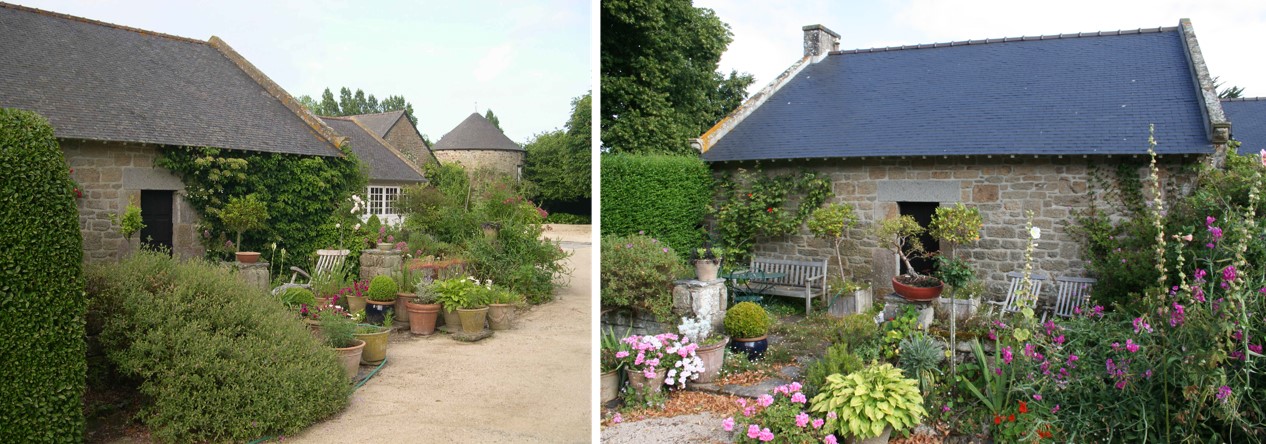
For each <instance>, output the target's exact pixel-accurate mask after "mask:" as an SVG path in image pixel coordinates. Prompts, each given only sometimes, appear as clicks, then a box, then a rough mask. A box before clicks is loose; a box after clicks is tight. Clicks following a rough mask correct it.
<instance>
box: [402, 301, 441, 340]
mask: <svg viewBox="0 0 1266 444" xmlns="http://www.w3.org/2000/svg"><path fill="white" fill-rule="evenodd" d="M405 309H406V310H408V312H409V332H411V333H413V334H415V335H422V336H427V335H431V334H433V333H435V321H436V320H438V318H439V316H440V304H414V303H412V302H407V301H406V302H405Z"/></svg>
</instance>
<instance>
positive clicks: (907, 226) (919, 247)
mask: <svg viewBox="0 0 1266 444" xmlns="http://www.w3.org/2000/svg"><path fill="white" fill-rule="evenodd" d="M875 234H876V235H877V237H878V238H879V246H880V247H883V248H885V249H887V250H888V251H891V252H893V254H895V255H897V257H899V258H901V262H902V263H904V264H905V265H906V274H903V275H898V276H893V277H892V290H893V291H894V292H896V293H897V295H898V296H901V297H903V298H906V299H907V300H911V301H930V300H933V299H936V298H937V297H938V296H940V295H941V290H942V289H943V288H944V284H942V283H941V280H940V279H937V278H935V277H932V276H927V275H923V274H920V273H919V272H918V271H916V270H915V269H914V265H913V264H911V263H910V257H911V256H917V255H921V254H923V243H922V242H919V235H920V234H923V227H922V226H919V223H918V222H917V221H915V220H914V217H912V216H910V215H902V216H900V217H897V218H894V219H886V220H884V221H882V222H880V223H879V224H878V225H876V227H875Z"/></svg>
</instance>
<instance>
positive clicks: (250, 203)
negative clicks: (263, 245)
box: [218, 193, 268, 264]
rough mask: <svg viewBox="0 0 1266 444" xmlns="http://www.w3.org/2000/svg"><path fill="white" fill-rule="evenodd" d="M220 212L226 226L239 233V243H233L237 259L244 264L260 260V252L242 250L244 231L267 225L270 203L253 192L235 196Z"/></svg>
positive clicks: (221, 219)
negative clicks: (265, 223) (243, 195)
mask: <svg viewBox="0 0 1266 444" xmlns="http://www.w3.org/2000/svg"><path fill="white" fill-rule="evenodd" d="M218 213H219V216H220V222H222V223H224V227H225V228H227V229H229V230H230V231H233V232H236V233H237V243H235V244H233V248H234V249H235V250H236V252H237V253H236V256H237V261H238V262H241V263H243V264H252V263H255V262H257V261H259V252H257V251H241V250H242V233H244V232H247V231H251V230H258V229H261V228H264V227H265V225H264V222H265V221H267V220H268V205H267V204H266V203H264V201H262V200H259V196H258V195H256V194H253V193H252V194H247V195H246V196H245V197H239V196H233V197H230V198H229V203H228V204H225V205H224V208H223V209H221V210H219V212H218Z"/></svg>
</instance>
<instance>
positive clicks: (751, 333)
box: [725, 302, 772, 338]
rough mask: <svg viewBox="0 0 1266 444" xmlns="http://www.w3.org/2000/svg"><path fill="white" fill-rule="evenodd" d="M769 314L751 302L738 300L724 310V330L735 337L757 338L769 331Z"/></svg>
mask: <svg viewBox="0 0 1266 444" xmlns="http://www.w3.org/2000/svg"><path fill="white" fill-rule="evenodd" d="M771 323H772V322H771V321H770V319H769V314H768V313H765V309H764V308H761V306H759V305H756V304H755V303H752V302H739V303H737V304H734V306H733V307H730V309H729V310H726V311H725V332H726V333H728V334H729V335H730V336H732V337H735V338H759V337H761V336H765V334H766V333H768V332H769V324H771Z"/></svg>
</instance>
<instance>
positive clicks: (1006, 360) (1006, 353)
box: [1002, 345, 1015, 364]
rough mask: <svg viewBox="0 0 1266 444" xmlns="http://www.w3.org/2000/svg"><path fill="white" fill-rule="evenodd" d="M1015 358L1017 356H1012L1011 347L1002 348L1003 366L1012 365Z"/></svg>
mask: <svg viewBox="0 0 1266 444" xmlns="http://www.w3.org/2000/svg"><path fill="white" fill-rule="evenodd" d="M1014 358H1015V356H1014V355H1012V354H1011V346H1009V345H1008V346H1006V347H1003V348H1002V363H1003V364H1011V360H1012V359H1014Z"/></svg>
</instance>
